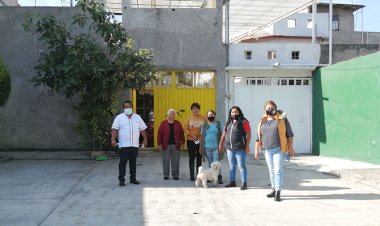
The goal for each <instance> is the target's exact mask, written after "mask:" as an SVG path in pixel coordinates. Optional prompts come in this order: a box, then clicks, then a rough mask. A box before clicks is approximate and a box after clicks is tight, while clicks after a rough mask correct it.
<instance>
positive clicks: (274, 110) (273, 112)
mask: <svg viewBox="0 0 380 226" xmlns="http://www.w3.org/2000/svg"><path fill="white" fill-rule="evenodd" d="M265 113H267V115H270V116H273V115H275V114H276V113H277V109H268V110H265Z"/></svg>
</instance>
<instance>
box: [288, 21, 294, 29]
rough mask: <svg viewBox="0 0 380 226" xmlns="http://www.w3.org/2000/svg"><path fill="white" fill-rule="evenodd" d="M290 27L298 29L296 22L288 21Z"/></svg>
mask: <svg viewBox="0 0 380 226" xmlns="http://www.w3.org/2000/svg"><path fill="white" fill-rule="evenodd" d="M288 27H289V28H295V27H296V20H293V19H292V20H288Z"/></svg>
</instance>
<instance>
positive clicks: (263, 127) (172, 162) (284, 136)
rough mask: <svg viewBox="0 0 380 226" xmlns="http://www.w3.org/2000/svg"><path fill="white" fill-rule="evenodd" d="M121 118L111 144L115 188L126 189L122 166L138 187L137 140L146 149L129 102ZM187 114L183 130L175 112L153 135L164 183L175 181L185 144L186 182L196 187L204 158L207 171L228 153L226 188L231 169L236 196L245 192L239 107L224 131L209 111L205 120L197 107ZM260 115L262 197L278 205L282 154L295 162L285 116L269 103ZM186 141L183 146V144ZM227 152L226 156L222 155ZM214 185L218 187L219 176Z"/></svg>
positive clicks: (244, 136)
mask: <svg viewBox="0 0 380 226" xmlns="http://www.w3.org/2000/svg"><path fill="white" fill-rule="evenodd" d="M123 107H124V113H122V114H120V115H118V116H117V117H116V118H115V120H114V123H113V125H112V138H111V144H112V145H113V146H114V147H116V145H117V143H116V137H118V140H119V150H120V151H119V152H120V163H119V185H120V186H125V179H124V177H125V170H126V163H127V162H128V161H129V162H130V163H129V167H130V183H133V184H139V182H138V181H137V180H136V158H137V152H138V147H139V135H140V133H141V135H142V137H143V144H144V145H145V146H146V145H147V136H146V132H145V128H146V125H145V123H144V121H143V120H142V119H141V117H140V116H139V115H137V114H133V112H132V111H131V108H132V102H130V101H126V102H124V105H123ZM190 108H191V112H192V114H191V115H190V116H189V117H188V118H187V120H186V122H185V124H184V125H182V124H181V123H180V122H179V121H178V120H176V119H175V116H176V111H175V110H174V109H169V110H168V111H167V119H166V120H164V121H162V122H161V124H160V126H159V129H158V134H157V144H158V150H160V151H161V152H162V165H163V174H164V180H168V179H169V174H170V172H171V174H172V177H173V179H174V180H179V163H180V150H181V149H183V147H184V144H185V142H187V148H188V152H189V172H190V180H191V181H195V178H196V175H197V174H198V168H199V166H201V165H202V157H203V156H205V157H206V158H207V160H208V165H209V167H210V165H211V163H212V162H216V161H220V160H221V159H222V158H223V157H224V155H225V153H227V158H228V163H229V183H228V184H226V185H225V187H227V188H228V187H236V186H237V184H236V178H235V176H236V168H237V167H239V170H240V177H241V178H240V179H241V187H240V189H241V190H246V189H247V167H246V163H245V162H246V157H247V155H248V153H250V143H251V137H252V133H251V127H250V123H249V121H248V120H247V119H246V118H245V117H244V114H243V112H242V110H241V109H240V108H239V107H238V106H233V107H231V109H230V110H229V114H228V120H227V122H226V123H225V124H224V125H223V124H222V123H221V122H220V121H217V120H216V112H215V111H214V110H208V111H207V114H206V117H205V116H203V115H201V114H200V109H201V107H200V105H199V104H198V103H193V104H192V105H191V107H190ZM264 111H265V114H264V116H263V117H262V119H261V120H260V122H259V125H258V129H257V135H256V145H255V158H256V159H259V158H260V148H261V150H264V153H265V159H266V162H267V165H268V169H269V177H270V181H271V187H272V191H271V192H270V193H269V194H268V195H267V197H272V198H273V197H274V200H275V201H280V200H281V199H280V193H281V189H282V184H283V164H284V156H285V153H286V152H288V153H289V155H290V156H294V155H295V152H294V148H293V132H292V129H291V126H290V123H289V121H288V120H287V118H286V117H285V115H286V114H285V113H283V112H282V111H280V110H278V109H277V105H276V104H275V103H274V102H273V101H267V102H266V103H265V104H264ZM185 135H186V140H185ZM225 150H226V151H225ZM218 183H219V184H223V178H222V175H221V172H219V175H218Z"/></svg>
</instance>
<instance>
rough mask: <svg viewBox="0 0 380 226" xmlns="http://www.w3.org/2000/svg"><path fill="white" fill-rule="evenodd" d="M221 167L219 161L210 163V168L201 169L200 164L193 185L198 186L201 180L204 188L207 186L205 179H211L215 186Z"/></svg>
mask: <svg viewBox="0 0 380 226" xmlns="http://www.w3.org/2000/svg"><path fill="white" fill-rule="evenodd" d="M220 168H221V164H220V163H219V162H213V163H211V168H210V169H203V167H202V166H200V167H199V169H198V175H197V180H196V181H195V186H197V187H199V185H200V183H201V181H202V184H203V187H204V188H207V180H209V181H211V182H212V184H213V185H214V186H215V185H216V182H217V181H218V174H219V171H220Z"/></svg>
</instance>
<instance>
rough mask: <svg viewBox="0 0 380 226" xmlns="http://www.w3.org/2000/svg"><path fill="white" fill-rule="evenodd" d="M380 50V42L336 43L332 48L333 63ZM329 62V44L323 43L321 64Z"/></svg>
mask: <svg viewBox="0 0 380 226" xmlns="http://www.w3.org/2000/svg"><path fill="white" fill-rule="evenodd" d="M378 51H380V44H368V45H367V44H364V45H360V44H350V45H349V44H340V45H339V44H334V45H333V48H332V53H333V54H332V62H333V64H335V63H338V62H342V61H346V60H350V59H353V58H357V57H360V56H365V55H368V54H372V53H376V52H378ZM328 62H329V45H327V44H325V45H321V59H320V63H321V64H328Z"/></svg>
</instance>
